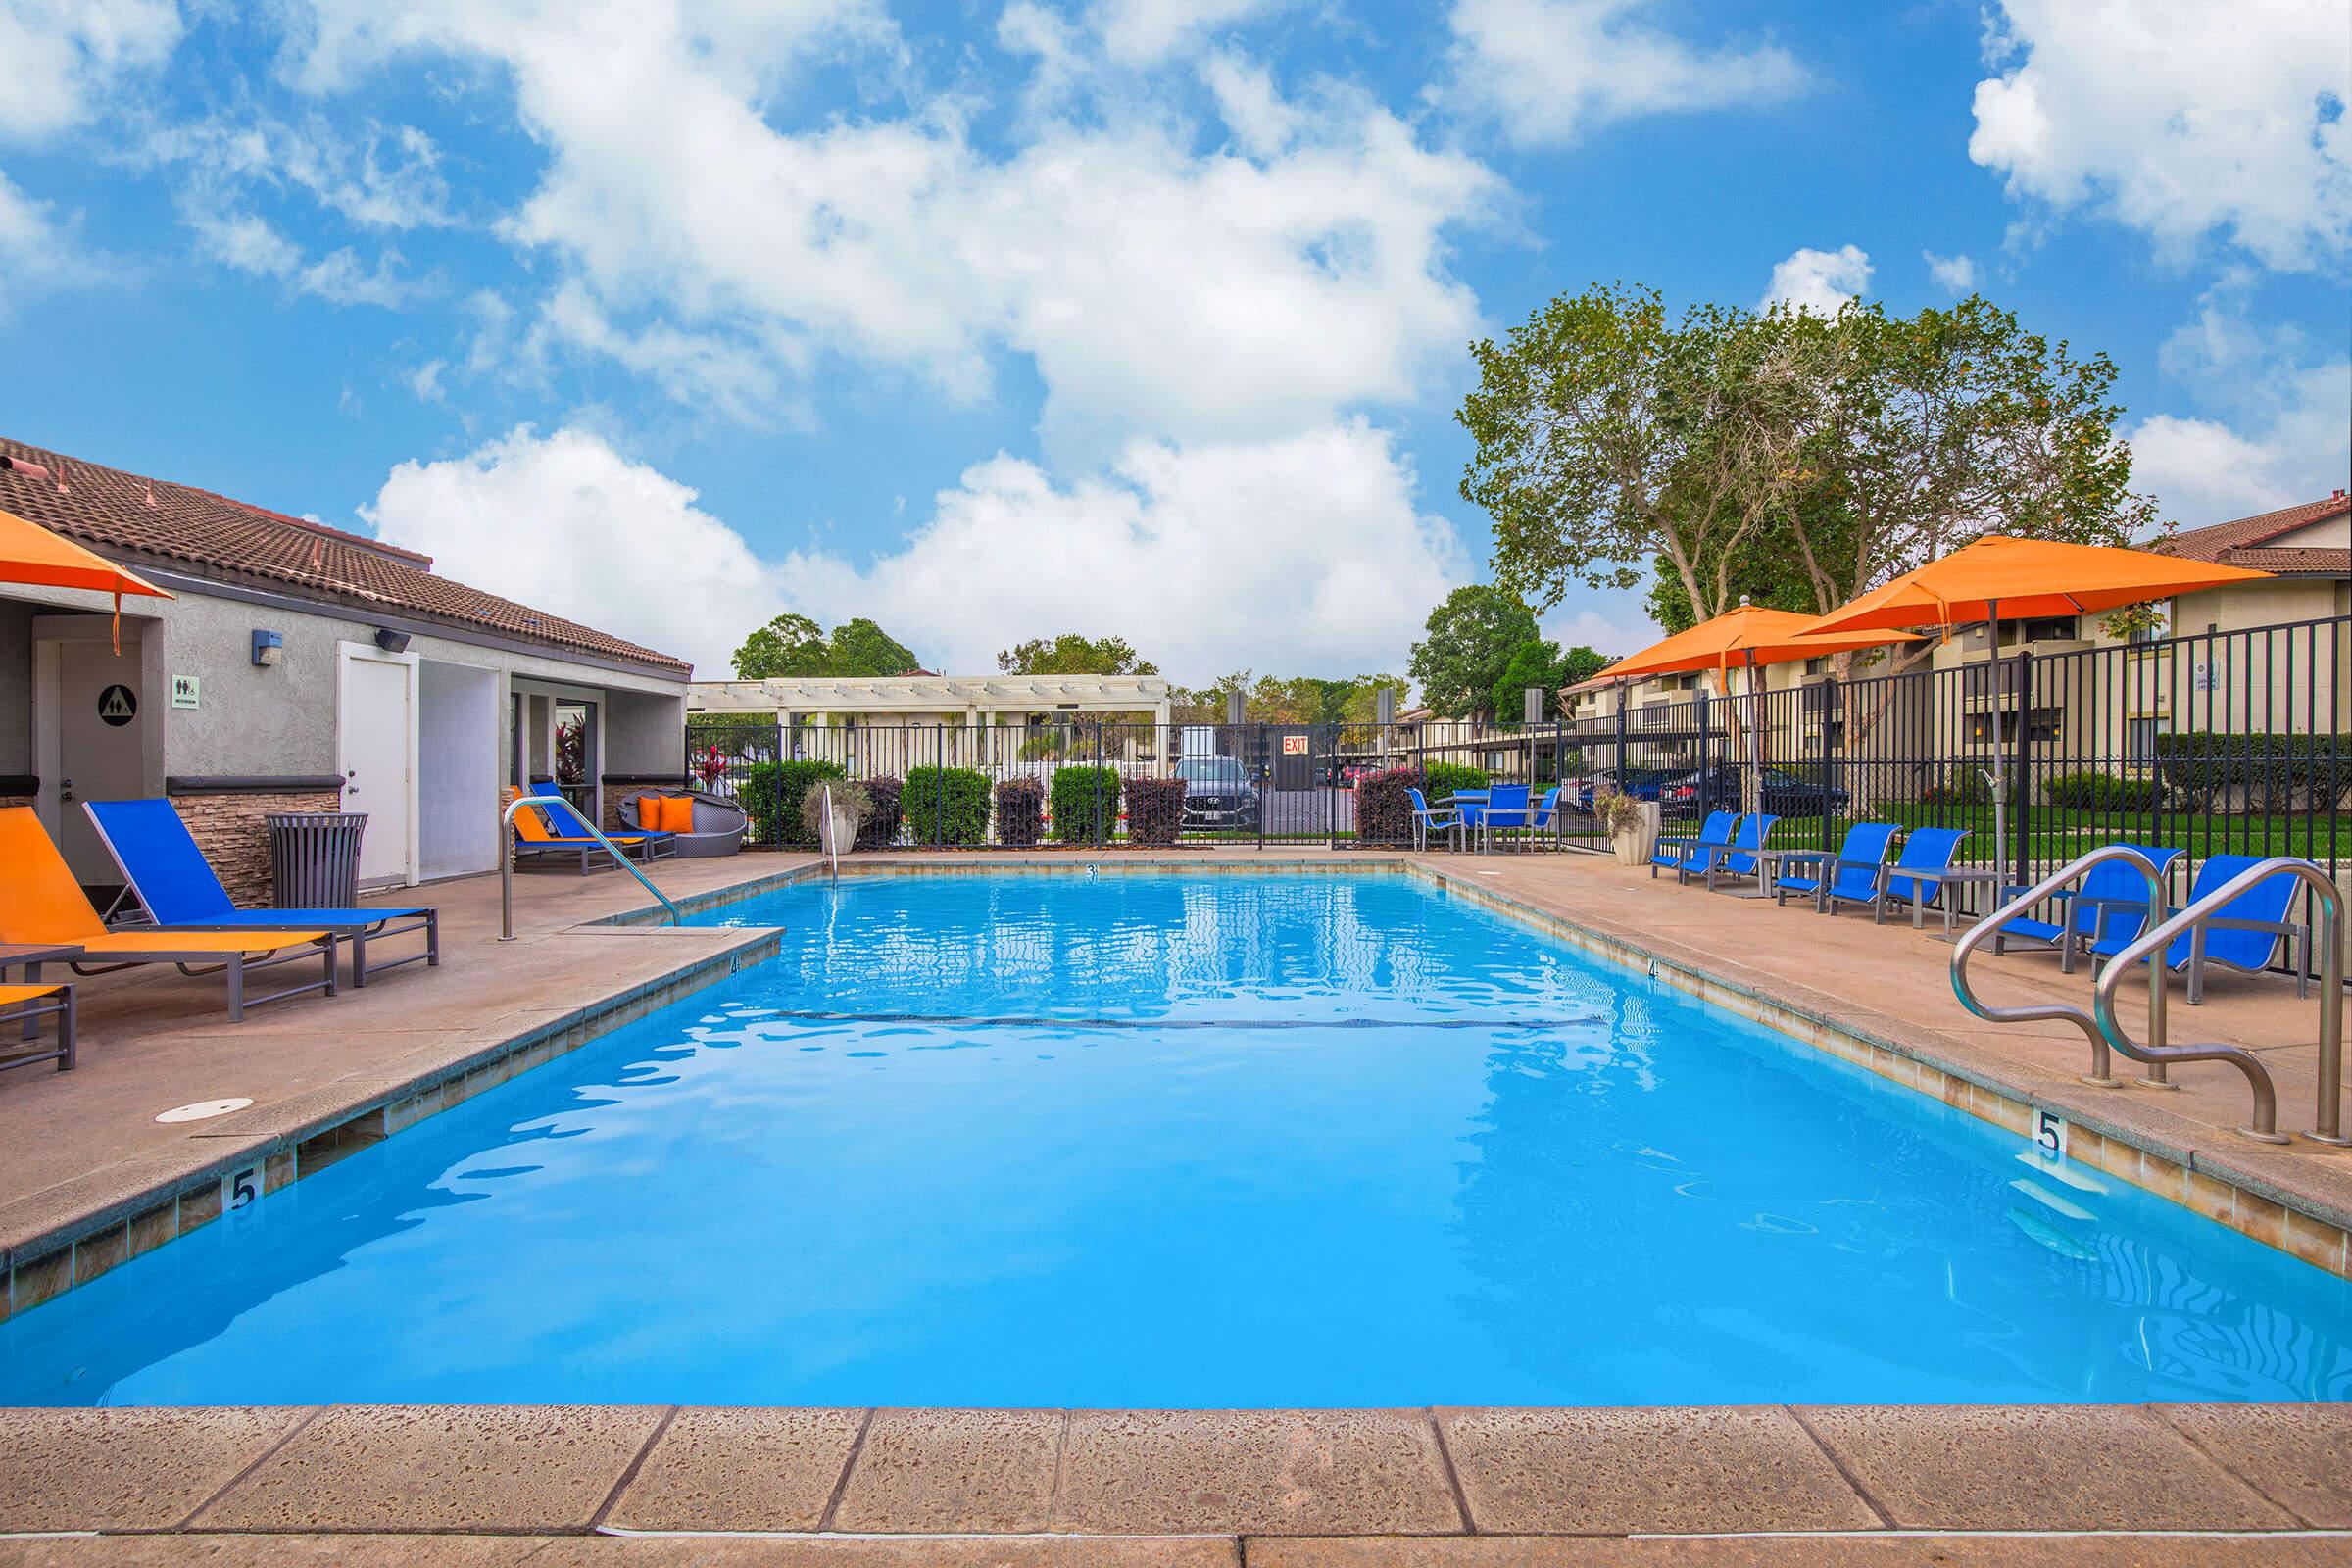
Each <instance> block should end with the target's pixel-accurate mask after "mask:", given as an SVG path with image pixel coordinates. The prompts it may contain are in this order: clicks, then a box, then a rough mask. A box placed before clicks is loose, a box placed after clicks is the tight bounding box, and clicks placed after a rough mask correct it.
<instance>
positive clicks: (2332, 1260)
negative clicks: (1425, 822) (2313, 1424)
mask: <svg viewBox="0 0 2352 1568" xmlns="http://www.w3.org/2000/svg"><path fill="white" fill-rule="evenodd" d="M1397 863H1400V864H1402V865H1403V867H1404V869H1405V872H1406V874H1407V875H1409V876H1411V877H1413V878H1415V879H1416V880H1419V881H1422V882H1425V883H1428V884H1430V885H1432V886H1435V887H1437V888H1440V889H1442V890H1444V891H1445V892H1446V893H1447V894H1448V895H1450V896H1453V897H1458V898H1461V899H1463V900H1464V901H1465V902H1468V903H1472V904H1476V905H1479V906H1480V907H1484V908H1487V909H1489V910H1490V911H1492V912H1494V913H1495V914H1499V915H1502V916H1504V917H1505V918H1507V919H1510V920H1513V921H1515V922H1517V923H1519V924H1522V925H1527V926H1531V927H1533V928H1534V929H1536V930H1539V931H1541V932H1543V933H1544V934H1545V935H1547V936H1550V937H1552V938H1554V939H1555V940H1557V941H1560V942H1564V943H1566V944H1567V945H1568V946H1570V947H1572V948H1575V949H1576V950H1577V951H1578V952H1580V953H1585V954H1589V955H1591V956H1594V957H1598V958H1602V959H1605V960H1607V961H1609V962H1612V963H1615V964H1617V965H1619V966H1621V967H1624V968H1630V969H1633V970H1635V971H1636V972H1638V973H1647V974H1648V975H1649V976H1650V977H1651V978H1653V979H1657V980H1662V981H1664V982H1665V983H1666V984H1668V985H1670V986H1673V987H1674V988H1675V989H1676V990H1678V991H1681V992H1684V993H1686V994H1687V995H1690V996H1693V997H1696V998H1698V999H1699V1000H1700V1001H1702V1002H1706V1003H1708V1004H1710V1005H1715V1006H1719V1007H1722V1008H1724V1009H1725V1010H1727V1011H1729V1012H1733V1013H1736V1014H1737V1015H1739V1016H1740V1017H1743V1018H1746V1019H1748V1020H1749V1021H1751V1022H1754V1023H1761V1024H1764V1025H1765V1026H1767V1027H1768V1028H1771V1029H1773V1030H1775V1031H1776V1032H1778V1033H1780V1034H1784V1035H1787V1036H1788V1037H1789V1039H1791V1040H1793V1041H1794V1042H1796V1043H1797V1044H1799V1045H1803V1046H1810V1047H1812V1048H1813V1049H1815V1050H1817V1051H1823V1052H1827V1053H1828V1054H1831V1055H1834V1056H1837V1057H1838V1058H1839V1059H1840V1060H1843V1061H1849V1062H1852V1063H1853V1064H1854V1065H1856V1066H1858V1067H1864V1068H1867V1069H1868V1070H1869V1071H1871V1072H1873V1073H1875V1074H1877V1075H1878V1076H1879V1077H1881V1078H1884V1079H1887V1081H1888V1082H1890V1083H1894V1084H1898V1085H1900V1086H1901V1087H1903V1088H1905V1089H1909V1090H1912V1091H1914V1092H1916V1093H1918V1094H1922V1095H1926V1096H1928V1097H1930V1098H1931V1099H1937V1100H1941V1101H1942V1102H1943V1103H1945V1104H1947V1105H1950V1106H1952V1107H1953V1108H1955V1109H1958V1110H1964V1111H1966V1112H1968V1113H1969V1114H1970V1115H1972V1116H1975V1117H1976V1118H1977V1119H1978V1120H1980V1121H1987V1122H1990V1123H1992V1124H1993V1125H1994V1126H1996V1127H1999V1128H2001V1129H2003V1130H2004V1131H2007V1132H2013V1133H2016V1134H2018V1135H2019V1136H2021V1137H2023V1136H2025V1135H2026V1132H2027V1130H2028V1127H2029V1125H2030V1123H2031V1121H2032V1117H2033V1111H2034V1106H2035V1105H2037V1104H2047V1105H2052V1106H2056V1107H2058V1108H2062V1109H2064V1110H2065V1112H2066V1116H2067V1120H2068V1122H2069V1124H2070V1128H2071V1132H2070V1136H2069V1139H2068V1150H2067V1157H2068V1158H2069V1159H2071V1160H2074V1161H2077V1162H2080V1163H2082V1164H2086V1165H2089V1166H2090V1167H2091V1168H2093V1169H2095V1170H2098V1171H2101V1172H2103V1173H2105V1174H2107V1175H2110V1176H2113V1177H2115V1178H2116V1179H2117V1180H2119V1181H2125V1182H2129V1183H2131V1185H2132V1186H2134V1187H2137V1188H2140V1189H2142V1190H2143V1191H2146V1192H2149V1193H2153V1194H2155V1195H2156V1196H2157V1197H2159V1198H2162V1199H2165V1200H2167V1201H2171V1202H2175V1203H2178V1204H2180V1205H2181V1206H2182V1207H2184V1208H2188V1209H2191V1210H2193V1211H2195V1212H2196V1213H2199V1214H2202V1215H2204V1216H2205V1217H2206V1218H2207V1219H2211V1220H2215V1221H2218V1222H2219V1223H2221V1224H2224V1225H2227V1226H2229V1228H2230V1229H2231V1230H2234V1231H2236V1232H2237V1233H2238V1234H2240V1235H2242V1236H2246V1237H2249V1238H2251V1239H2253V1240H2255V1241H2258V1242H2261V1243H2262V1244H2264V1245H2265V1246H2267V1247H2274V1248H2278V1250H2282V1251H2286V1252H2288V1253H2291V1254H2292V1255H2293V1256H2295V1257H2298V1258H2300V1259H2302V1261H2304V1262H2306V1263H2309V1264H2311V1265H2312V1266H2313V1267H2315V1268H2321V1269H2325V1270H2327V1272H2328V1273H2330V1274H2334V1275H2337V1276H2339V1277H2342V1278H2352V1212H2346V1211H2344V1210H2342V1209H2340V1208H2339V1207H2338V1206H2337V1205H2336V1204H2334V1203H2333V1202H2331V1201H2328V1200H2327V1199H2325V1198H2323V1197H2320V1196H2317V1195H2313V1194H2309V1193H2302V1192H2298V1191H2295V1190H2294V1189H2292V1188H2289V1187H2286V1186H2284V1185H2282V1184H2281V1183H2279V1182H2277V1181H2275V1180H2273V1179H2271V1178H2269V1177H2266V1176H2263V1175H2260V1174H2258V1173H2255V1172H2250V1171H2245V1170H2242V1169H2239V1168H2237V1167H2236V1166H2235V1165H2233V1164H2232V1162H2231V1161H2230V1160H2229V1156H2228V1155H2227V1154H2226V1153H2224V1154H2217V1153H2215V1152H2212V1151H2209V1150H2205V1149H2200V1148H2192V1147H2189V1146H2185V1145H2174V1144H2171V1143H2169V1142H2168V1141H2166V1140H2163V1139H2159V1138H2156V1137H2154V1136H2152V1135H2150V1134H2149V1133H2147V1132H2145V1131H2143V1130H2140V1129H2137V1128H2129V1127H2124V1126H2122V1125H2119V1124H2118V1123H2115V1122H2112V1121H2109V1120H2107V1119H2105V1118H2104V1117H2102V1116H2101V1115H2100V1114H2099V1113H2098V1111H2097V1109H2096V1108H2095V1106H2094V1107H2091V1108H2087V1109H2086V1108H2084V1106H2083V1104H2082V1101H2081V1100H2080V1099H2079V1098H2076V1097H2073V1096H2067V1097H2063V1098H2060V1097H2052V1096H2049V1095H2036V1094H2035V1093H2034V1091H2033V1090H2030V1089H2025V1088H2021V1087H2019V1086H2018V1085H2016V1084H2013V1083H2010V1082H2009V1081H2007V1080H2006V1079H2004V1078H2002V1077H2001V1076H1999V1075H1998V1074H1996V1073H1992V1072H1988V1071H1986V1070H1985V1069H1984V1068H1981V1067H1977V1066H1974V1065H1972V1064H1969V1063H1964V1062H1959V1061H1953V1060H1950V1059H1946V1058H1943V1057H1940V1056H1938V1055H1937V1054H1935V1053H1933V1052H1931V1051H1927V1050H1924V1049H1922V1048H1920V1047H1919V1046H1917V1045H1914V1044H1911V1043H1909V1042H1906V1041H1903V1040H1900V1039H1897V1038H1895V1037H1894V1036H1892V1035H1890V1034H1888V1035H1881V1034H1878V1033H1876V1032H1873V1031H1866V1030H1863V1029H1860V1028H1857V1027H1856V1026H1855V1025H1853V1024H1851V1023H1847V1022H1844V1021H1842V1020H1839V1019H1835V1018H1829V1017H1825V1016H1823V1015H1822V1014H1820V1013H1817V1012H1814V1011H1812V1010H1811V1009H1809V1008H1806V1007H1803V1006H1800V1005H1796V1004H1793V1003H1790V1002H1789V1001H1786V1000H1784V999H1782V998H1779V997H1776V996H1773V995H1771V994H1770V993H1769V992H1766V991H1764V990H1762V989H1759V988H1757V987H1753V986H1746V985H1741V984H1739V983H1737V982H1734V981H1730V980H1725V979H1722V978H1720V977H1718V976H1716V975H1711V974H1708V973H1706V972H1705V971H1704V970H1701V969H1697V968H1694V967H1692V966H1691V965H1690V964H1688V963H1686V962H1684V961H1683V960H1681V959H1679V958H1675V957H1673V956H1668V955H1664V954H1659V953H1655V952H1652V951H1651V950H1649V949H1647V948H1644V947H1642V945H1641V944H1640V943H1637V942H1634V941H1631V940H1629V939H1627V938H1625V937H1622V936H1619V935H1617V934H1615V933H1613V932H1606V931H1597V930H1594V929H1593V928H1592V927H1589V926H1585V925H1582V924H1579V923H1578V922H1577V921H1575V920H1573V919H1570V918H1569V917H1567V916H1566V915H1563V914H1560V913H1557V912H1555V911H1553V910H1550V909H1544V908H1540V907H1537V906H1535V905H1532V904H1528V903H1526V902H1524V901H1522V900H1520V899H1517V898H1514V897H1512V896H1511V895H1510V894H1507V893H1502V892H1498V891H1496V890H1495V889H1493V888H1489V887H1486V886H1483V885H1481V884H1479V883H1475V882H1471V881H1468V880H1467V879H1464V878H1461V877H1458V876H1455V875H1453V874H1451V873H1450V872H1448V871H1447V870H1446V869H1445V868H1443V867H1439V866H1432V865H1428V864H1424V863H1422V862H1420V861H1417V860H1404V861H1400V862H1397Z"/></svg>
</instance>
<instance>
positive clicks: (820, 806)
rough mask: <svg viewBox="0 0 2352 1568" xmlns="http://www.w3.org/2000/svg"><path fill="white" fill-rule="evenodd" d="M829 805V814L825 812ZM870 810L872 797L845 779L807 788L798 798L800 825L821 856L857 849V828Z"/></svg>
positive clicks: (870, 812)
mask: <svg viewBox="0 0 2352 1568" xmlns="http://www.w3.org/2000/svg"><path fill="white" fill-rule="evenodd" d="M827 802H830V803H831V804H832V808H833V809H832V814H831V815H829V816H828V815H827V814H826V811H825V807H826V803H827ZM873 811H874V803H873V799H872V797H870V796H868V795H867V794H866V793H865V786H864V785H862V784H858V783H854V782H852V781H850V780H848V779H824V780H820V781H819V782H817V783H815V784H812V785H810V786H809V793H808V794H806V795H804V796H802V797H801V826H803V827H805V828H807V829H808V830H809V835H810V836H811V837H812V838H814V839H815V840H816V847H817V850H818V851H819V852H820V853H822V854H825V855H847V854H849V853H850V851H852V850H853V849H856V848H857V846H858V824H859V823H860V822H863V821H864V820H865V819H866V818H867V817H869V816H871V815H872V814H873Z"/></svg>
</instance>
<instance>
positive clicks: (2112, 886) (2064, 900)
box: [1992, 844, 2218, 974]
mask: <svg viewBox="0 0 2352 1568" xmlns="http://www.w3.org/2000/svg"><path fill="white" fill-rule="evenodd" d="M2126 848H2129V849H2134V850H2137V851H2138V852H2139V853H2140V854H2142V855H2144V856H2146V857H2147V858H2149V859H2150V860H2151V861H2153V862H2154V863H2155V866H2156V881H2157V885H2158V886H2159V887H2161V886H2162V885H2163V883H2164V880H2165V878H2166V877H2167V876H2169V875H2170V874H2171V872H2172V869H2173V862H2174V861H2176V860H2178V859H2180V851H2179V850H2176V849H2171V848H2169V847H2166V846H2164V845H2158V844H2132V845H2128V846H2126ZM2217 885H2218V884H2217ZM2025 891H2026V890H2025V889H2024V888H2022V887H2014V888H2009V889H2006V890H2005V891H2004V892H2003V894H2002V897H2003V898H2008V899H2014V898H2016V897H2017V896H2018V895H2019V894H2020V893H2023V892H2025ZM2148 893H2149V888H2148V879H2147V878H2146V877H2145V876H2142V875H2141V874H2140V872H2139V868H2138V867H2136V866H2133V865H2131V864H2129V863H2127V862H2125V861H2123V860H2102V861H2100V862H2099V863H2098V864H2097V865H2094V866H2092V867H2091V868H2090V871H2089V874H2088V875H2086V876H2084V877H2083V878H2082V886H2081V887H2079V888H2061V889H2059V890H2058V891H2057V892H2056V893H2053V894H2051V895H2050V898H2051V901H2052V902H2053V903H2056V904H2058V905H2061V906H2062V907H2063V912H2062V914H2061V917H2060V918H2059V919H2057V920H2036V919H2033V918H2030V917H2027V916H2022V915H2021V916H2020V917H2018V918H2017V919H2014V920H2012V921H2010V922H2009V923H2008V924H2007V925H2005V926H2003V927H2001V929H2000V930H1999V931H1997V932H1995V933H1994V934H1993V939H1992V951H1993V952H1995V953H2006V952H2007V951H2008V944H2009V943H2011V942H2013V941H2016V940H2018V939H2020V938H2023V939H2024V940H2026V941H2028V942H2033V943H2037V944H2039V945H2040V946H2042V947H2047V948H2055V949H2057V950H2058V966H2059V968H2061V969H2062V970H2064V971H2065V972H2066V973H2068V974H2072V973H2074V972H2075V954H2076V953H2077V951H2078V950H2081V949H2084V948H2089V947H2092V946H2095V945H2096V944H2098V943H2102V942H2109V941H2112V943H2113V946H2111V947H2110V948H2109V949H2108V952H2110V953H2121V952H2122V951H2123V950H2124V949H2125V948H2126V947H2127V946H2128V945H2130V944H2131V942H2132V941H2134V940H2135V939H2136V938H2137V937H2138V936H2139V934H2140V933H2141V932H2142V931H2145V930H2146V929H2147V928H2148Z"/></svg>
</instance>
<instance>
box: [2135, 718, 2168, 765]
mask: <svg viewBox="0 0 2352 1568" xmlns="http://www.w3.org/2000/svg"><path fill="white" fill-rule="evenodd" d="M2169 727H2170V726H2168V725H2167V724H2166V722H2165V721H2164V720H2163V719H2161V718H2128V719H2126V720H2124V756H2125V758H2126V760H2130V761H2133V762H2153V761H2155V760H2156V737H2157V736H2159V735H2162V734H2163V733H2165V731H2166V730H2167V728H2169Z"/></svg>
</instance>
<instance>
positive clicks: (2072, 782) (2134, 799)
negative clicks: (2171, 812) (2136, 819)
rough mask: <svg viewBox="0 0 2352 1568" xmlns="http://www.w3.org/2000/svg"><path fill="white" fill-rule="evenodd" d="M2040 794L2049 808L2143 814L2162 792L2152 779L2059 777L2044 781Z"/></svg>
mask: <svg viewBox="0 0 2352 1568" xmlns="http://www.w3.org/2000/svg"><path fill="white" fill-rule="evenodd" d="M2041 793H2042V794H2043V795H2044V796H2045V797H2046V798H2047V799H2048V800H2049V803H2050V804H2051V805H2052V806H2056V807H2062V808H2065V809H2070V810H2078V811H2145V810H2147V809H2150V808H2151V807H2153V806H2154V805H2155V804H2156V798H2157V796H2158V795H2159V794H2161V793H2162V792H2161V791H2160V790H2159V789H2158V788H2157V784H2156V781H2155V780H2154V779H2152V778H2118V777H2117V776H2116V775H2115V774H2113V773H2062V774H2060V775H2059V776H2058V777H2056V778H2053V779H2049V780H2047V781H2045V782H2044V783H2043V784H2042V786H2041Z"/></svg>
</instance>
